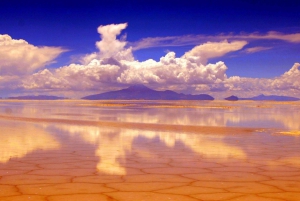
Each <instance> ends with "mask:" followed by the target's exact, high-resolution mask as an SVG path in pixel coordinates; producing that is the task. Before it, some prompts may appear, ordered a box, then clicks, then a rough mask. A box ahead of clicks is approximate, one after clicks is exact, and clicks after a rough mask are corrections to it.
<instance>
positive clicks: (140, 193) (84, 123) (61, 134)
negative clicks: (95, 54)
mask: <svg viewBox="0 0 300 201" xmlns="http://www.w3.org/2000/svg"><path fill="white" fill-rule="evenodd" d="M299 109H300V102H254V101H238V102H229V101H158V102H153V101H81V100H78V101H76V100H61V101H6V100H1V101H0V126H1V131H0V139H1V140H0V146H1V150H0V200H51V201H52V200H130V201H132V200H137V201H139V200H149V201H150V200H151V201H152V200H159V201H164V200H180V201H185V200H187V201H188V200H299V197H300V190H299V189H300V163H299V161H300V154H299V153H300V138H299V133H300V122H299V119H300V118H299V117H300V110H299Z"/></svg>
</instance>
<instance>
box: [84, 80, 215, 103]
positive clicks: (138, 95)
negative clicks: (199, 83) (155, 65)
mask: <svg viewBox="0 0 300 201" xmlns="http://www.w3.org/2000/svg"><path fill="white" fill-rule="evenodd" d="M82 99H87V100H214V98H213V97H212V96H210V95H207V94H199V95H191V94H178V93H176V92H174V91H171V90H166V91H156V90H154V89H150V88H148V87H146V86H145V85H143V84H134V85H131V86H130V87H128V88H126V89H121V90H118V91H108V92H105V93H101V94H94V95H90V96H85V97H82Z"/></svg>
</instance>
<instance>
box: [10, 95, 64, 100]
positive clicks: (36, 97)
mask: <svg viewBox="0 0 300 201" xmlns="http://www.w3.org/2000/svg"><path fill="white" fill-rule="evenodd" d="M7 99H13V100H62V99H66V98H64V97H59V96H47V95H38V96H16V97H8V98H7Z"/></svg>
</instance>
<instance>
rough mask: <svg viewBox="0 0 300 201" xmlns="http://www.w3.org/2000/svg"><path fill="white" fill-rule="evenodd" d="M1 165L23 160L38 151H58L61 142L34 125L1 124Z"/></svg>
mask: <svg viewBox="0 0 300 201" xmlns="http://www.w3.org/2000/svg"><path fill="white" fill-rule="evenodd" d="M0 127H1V133H0V138H1V140H0V147H1V150H0V163H6V162H8V161H9V160H10V159H12V158H22V157H24V156H26V155H27V154H28V153H31V152H34V151H36V150H39V149H42V150H56V149H58V148H59V147H60V144H59V142H57V141H56V139H55V138H54V137H53V136H52V135H50V134H49V133H47V132H46V131H45V130H44V129H42V128H38V127H36V126H34V125H32V124H28V123H26V124H22V123H12V122H5V121H1V122H0Z"/></svg>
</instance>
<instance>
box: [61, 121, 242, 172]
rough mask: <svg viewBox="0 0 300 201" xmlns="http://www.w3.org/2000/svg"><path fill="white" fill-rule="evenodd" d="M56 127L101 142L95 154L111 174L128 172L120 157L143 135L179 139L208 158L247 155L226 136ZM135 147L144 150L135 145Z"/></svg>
mask: <svg viewBox="0 0 300 201" xmlns="http://www.w3.org/2000/svg"><path fill="white" fill-rule="evenodd" d="M56 127H57V128H59V129H61V130H64V131H67V132H69V133H70V134H71V135H79V136H80V137H81V138H82V139H83V140H84V141H86V142H89V143H91V144H95V145H97V150H96V152H95V155H96V156H98V157H99V158H100V161H99V162H98V164H97V169H98V171H100V172H103V173H108V174H117V175H126V168H125V167H123V166H122V164H121V163H120V161H122V160H125V158H126V154H127V153H130V152H132V149H133V147H132V146H133V143H134V140H136V139H137V138H140V137H143V138H144V139H146V140H151V139H155V138H156V139H159V141H160V142H161V143H163V144H164V145H165V146H166V147H168V148H174V147H175V143H176V142H180V143H182V144H184V145H185V146H186V147H187V148H189V149H191V150H192V151H193V152H195V153H197V154H199V155H201V156H203V157H207V158H211V157H213V158H218V159H227V158H229V157H230V158H238V159H244V158H246V154H245V153H244V151H243V150H242V149H241V148H239V147H236V146H232V145H229V144H226V143H225V142H223V137H222V136H207V135H201V134H192V133H189V134H185V133H169V132H156V131H150V130H147V131H145V130H143V131H140V130H131V129H122V128H100V127H96V126H76V125H56ZM135 151H137V152H139V151H141V150H138V149H135ZM142 152H143V151H142ZM148 156H149V155H148ZM152 156H153V155H152Z"/></svg>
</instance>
